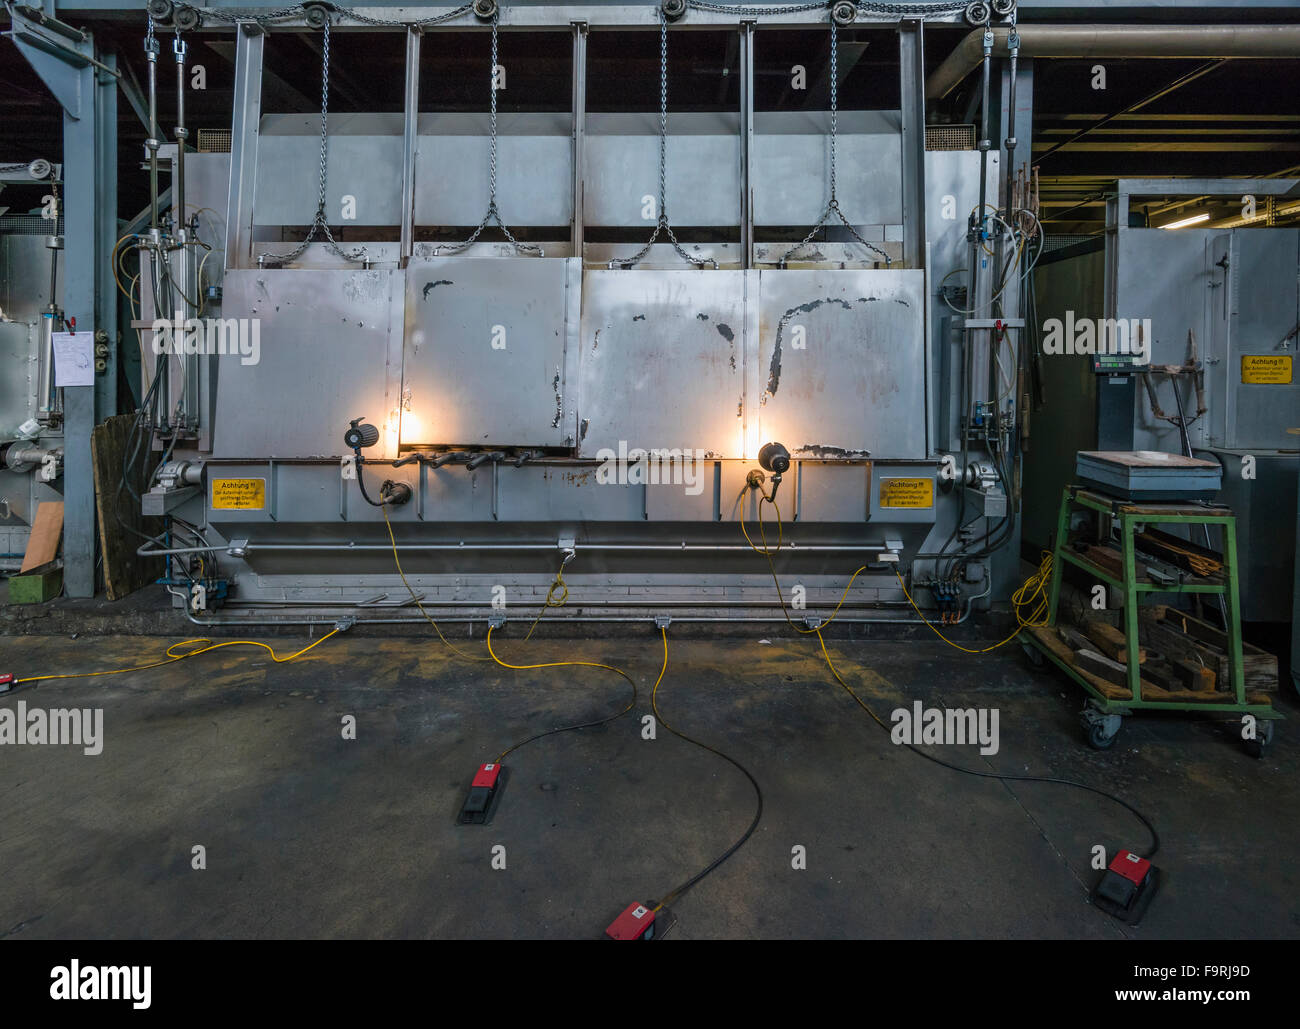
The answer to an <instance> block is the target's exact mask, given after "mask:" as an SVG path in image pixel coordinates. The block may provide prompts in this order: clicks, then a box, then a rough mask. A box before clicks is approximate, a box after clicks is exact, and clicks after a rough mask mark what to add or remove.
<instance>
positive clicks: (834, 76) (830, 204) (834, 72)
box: [777, 18, 890, 268]
mask: <svg viewBox="0 0 1300 1029" xmlns="http://www.w3.org/2000/svg"><path fill="white" fill-rule="evenodd" d="M830 22H831V137H830V149H831V160H830V164H831V168H830V171H831V194H830V199H829V200H828V201H827V202H826V209H825V210H824V211H822V216H821V217H820V218H818V219H817V224H815V225H814V226H813V227H812V229H811V230H810V231H809V233H808V235H806V236H805V237H804V238H803V240H802V241H801V242H799V243H796V244H795V245H794V246H792V247H791V248H790V249H789V250H787V251H786V252H785V254H784V256H782V258H781V260H780V261H778V262H777V264H778V265H779V266H780V267H782V268H784V267H785V266H786V264H787V262H788V261H789V260H790V258H791V256H792V255H794V254H796V253H798V252H799V251H800V250H802V249H803V248H804V247H806V246H808V244H809V243H811V242H812V241H813V237H814V236H816V235H817V233H818V232H819V231H820V230H821V229H822V228H823V227H824V226H825V224H826V220H827V219H828V218H829V217H830V216H831V215H832V214H833V215H835V217H837V218H838V219H839V220H840V223H841V224H842V225H843V226H844V227H845V228H846V229H848V230H849V235H851V236H852V237H853V238H854V239H855V240H857V241H858V242H859V243H860V244H862V246H864V247H866V248H867V249H868V250H870V251H872V252H873V253H876V254H879V255H880V256H881V257H883V258H884V259H885V267H886V268H888V267H889V264H890V258H889V255H888V254H887V253H885V252H884V251H883V250H881V249H880V248H879V247H878V246H874V245H873V244H871V243H868V242H867V241H866V240H865V239H863V238H862V236H861V235H860V234H859V233H858V230H857V229H855V228H854V227H853V225H852V223H851V222H850V221H849V220H848V218H847V217H845V214H844V212H843V211H842V210H841V209H840V201H839V198H838V197H837V196H836V195H835V141H836V138H837V131H836V129H837V124H836V123H837V117H836V116H837V113H838V110H839V44H838V34H837V32H836V23H835V19H834V18H832V19H831V20H830Z"/></svg>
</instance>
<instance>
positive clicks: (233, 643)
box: [15, 629, 340, 685]
mask: <svg viewBox="0 0 1300 1029" xmlns="http://www.w3.org/2000/svg"><path fill="white" fill-rule="evenodd" d="M339 631H340V630H339V629H331V630H330V631H329V632H327V633H326V634H325V635H324V636H322V637H321V638H320V639H318V640H316V642H315V643H310V644H308V645H307V646H305V647H303V648H302V650H299V651H297V652H296V653H293V654H290V655H289V656H288V657H280V656H279V655H278V654H277V653H276V652H275V650H274V649H273V648H272V647H271V646H270V645H269V644H266V643H262V642H259V641H258V640H227V641H226V642H225V643H213V642H212V641H211V640H209V639H199V640H181V642H180V643H173V644H172V645H171V646H170V647H168V648H167V650H166V651H165V652H164V653H166V655H167V657H166V658H165V659H164V660H162V661H152V662H150V663H149V664H147V665H136V666H134V667H132V668H113V669H109V670H107V671H103V672H72V673H69V674H67V675H32V676H29V677H27V678H26V679H17V680H15V685H16V684H17V683H20V682H45V681H47V680H49V679H93V678H95V677H97V676H100V675H122V674H123V673H125V672H143V671H144V670H145V669H147V668H160V667H161V666H163V665H171V664H175V663H176V662H177V661H184V660H185V659H186V658H190V657H198V655H200V654H206V653H208V652H209V651H212V650H220V649H221V648H222V647H261V648H262V649H263V650H265V651H267V652H268V653H269V654H270V655H271V660H272V661H274V662H275V663H276V664H284V663H285V662H286V661H292V660H293V659H294V658H298V657H302V655H303V654H305V653H307V651H309V650H311V649H312V648H313V647H317V646H319V645H320V644H322V643H324V642H325V641H326V640H327V639H329V638H330V637H331V636H333V635H334V634H335V633H337V632H339ZM205 643H206V644H209V645H208V646H202V644H205ZM191 644H193V645H194V646H195V647H196V649H194V650H187V651H186V652H185V653H183V654H177V653H174V651H175V650H176V648H177V647H184V646H189V645H191Z"/></svg>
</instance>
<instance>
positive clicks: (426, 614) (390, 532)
mask: <svg viewBox="0 0 1300 1029" xmlns="http://www.w3.org/2000/svg"><path fill="white" fill-rule="evenodd" d="M357 474H358V475H360V474H361V469H360V468H358V469H357ZM379 510H381V511H383V512H384V525H385V527H387V529H388V541H389V543H391V544H392V546H393V564H395V565H396V566H397V574H398V575H400V576H401V577H402V585H403V586H405V587H406V592H407V593H409V594H410V595H411V599H412V600H414V601H415V606H416V607H418V608H419V609H420V614H422V615H424V619H425V621H427V622H428V623H429V624H430V625H432V626H433V631H434V632H436V633H437V634H438V639H440V640H442V642H443V643H445V644H446V645H447V648H448V649H449V650H450V651H451V652H452V653H453V654H455V655H456V656H457V657H460V658H463V659H464V660H466V661H487V658H485V657H474V656H473V655H472V654H466V653H465V652H464V651H462V650H461V649H460V648H459V647H457V646H456V645H455V644H454V643H452V642H451V640H449V639H447V637H446V636H444V635H443V634H442V629H440V628H439V627H438V623H437V622H435V621H434V620H433V617H432V616H431V615H430V614H429V612H428V611H426V610H425V609H424V605H423V604H421V603H420V598H419V597H418V596H416V593H415V590H414V589H412V588H411V584H410V583H409V582H408V581H407V579H406V573H405V572H404V571H402V559H401V558H400V557H398V556H397V537H395V536H394V535H393V523H392V522H390V521H389V520H388V505H387V504H381V505H380V508H379ZM489 649H491V648H489Z"/></svg>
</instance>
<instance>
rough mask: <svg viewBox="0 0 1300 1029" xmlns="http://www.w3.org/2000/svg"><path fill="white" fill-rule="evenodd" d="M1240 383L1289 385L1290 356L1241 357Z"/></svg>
mask: <svg viewBox="0 0 1300 1029" xmlns="http://www.w3.org/2000/svg"><path fill="white" fill-rule="evenodd" d="M1241 381H1242V382H1245V383H1249V384H1250V385H1264V386H1289V385H1290V384H1291V357H1290V355H1284V354H1277V355H1272V354H1268V355H1252V354H1247V355H1243V356H1242V358H1241Z"/></svg>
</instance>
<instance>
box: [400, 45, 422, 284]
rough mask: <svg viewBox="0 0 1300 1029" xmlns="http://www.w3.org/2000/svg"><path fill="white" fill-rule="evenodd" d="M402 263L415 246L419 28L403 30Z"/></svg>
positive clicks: (418, 118) (418, 124)
mask: <svg viewBox="0 0 1300 1029" xmlns="http://www.w3.org/2000/svg"><path fill="white" fill-rule="evenodd" d="M402 114H403V120H402V263H403V264H405V263H406V262H407V261H409V260H410V259H411V252H412V250H413V249H414V246H415V150H416V146H417V143H418V132H419V128H420V30H419V29H415V28H411V29H407V30H406V95H405V98H404V101H403V108H402Z"/></svg>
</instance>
